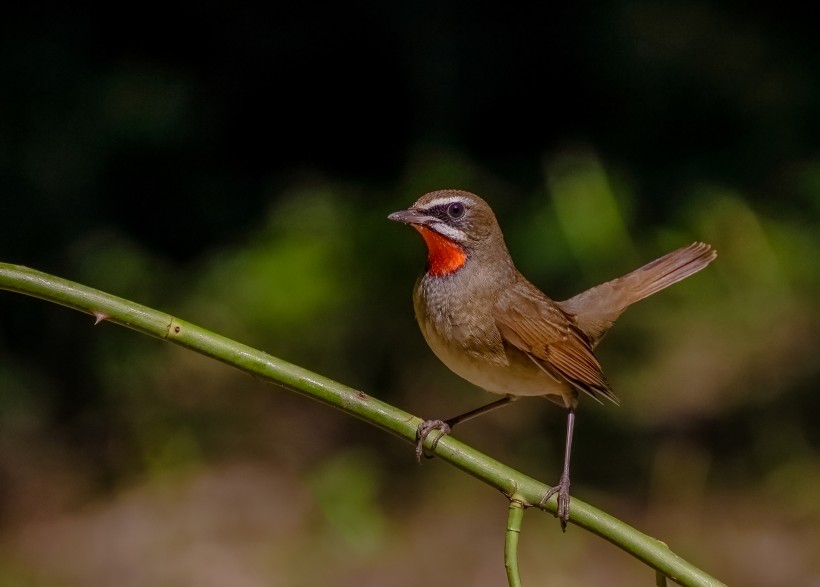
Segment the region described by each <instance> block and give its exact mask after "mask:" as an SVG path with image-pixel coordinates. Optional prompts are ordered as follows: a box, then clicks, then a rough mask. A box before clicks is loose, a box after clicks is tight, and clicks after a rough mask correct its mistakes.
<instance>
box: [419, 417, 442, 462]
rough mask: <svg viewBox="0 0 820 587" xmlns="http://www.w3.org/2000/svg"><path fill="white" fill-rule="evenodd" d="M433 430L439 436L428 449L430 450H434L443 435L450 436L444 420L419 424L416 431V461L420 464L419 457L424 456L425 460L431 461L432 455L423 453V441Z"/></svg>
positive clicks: (426, 421)
mask: <svg viewBox="0 0 820 587" xmlns="http://www.w3.org/2000/svg"><path fill="white" fill-rule="evenodd" d="M433 430H438V431H439V434H438V436H436V438H435V439H434V440H433V444H432V446H431V447H430V449H431V450H436V445H437V444H438V441H439V440H441V437H442V436H444V435H445V434H450V425H449V424H448V423H447V422H445V421H444V420H425V421H424V422H422V423H421V424H419V427H418V430H416V440H417V441H418V442H417V443H416V460H417V461H418V462H419V463H421V456H422V455H424V457H425V458H428V459H432V458H433V455H432V454H427V453H425V452H424V441H425V440H427V437H428V436H429V435H430V433H431V432H432V431H433Z"/></svg>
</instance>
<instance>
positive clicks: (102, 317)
mask: <svg viewBox="0 0 820 587" xmlns="http://www.w3.org/2000/svg"><path fill="white" fill-rule="evenodd" d="M94 317H95V318H96V320H94V326H96V325H97V324H99V323H100V322H102V321H103V320H108V319H109V318H110V317H111V316H109V315H108V314H106V313H105V312H98V311H95V312H94Z"/></svg>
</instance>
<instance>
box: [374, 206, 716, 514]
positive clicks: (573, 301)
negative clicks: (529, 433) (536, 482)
mask: <svg viewBox="0 0 820 587" xmlns="http://www.w3.org/2000/svg"><path fill="white" fill-rule="evenodd" d="M388 218H389V219H390V220H396V221H398V222H403V223H404V224H409V225H410V226H412V227H413V228H415V229H416V230H417V231H418V232H419V233H421V236H422V237H423V238H424V240H425V242H426V243H427V249H428V256H427V267H426V270H425V272H424V275H422V276H421V278H419V280H418V282H417V283H416V288H415V292H414V295H413V305H414V308H415V312H416V320H418V323H419V326H420V327H421V332H422V334H423V335H424V338H425V340H426V341H427V344H428V345H430V348H431V349H432V350H433V352H434V353H435V354H436V356H437V357H438V358H439V359H440V360H441V361H442V362H443V363H444V364H445V365H447V367H449V368H450V369H451V370H452V371H454V372H455V373H456V374H458V375H460V376H461V377H463V378H464V379H466V380H467V381H469V382H471V383H473V384H475V385H477V386H479V387H482V388H484V389H486V390H487V391H490V392H492V393H498V394H502V395H503V396H504V397H503V398H502V399H499V400H497V401H495V402H492V403H491V404H489V405H486V406H483V407H480V408H477V409H475V410H472V411H470V412H467V413H466V414H462V415H460V416H456V417H455V418H450V419H449V420H427V421H425V422H423V423H422V424H421V425H420V426H419V429H418V445H417V447H416V455H417V457H419V458H420V456H421V454H422V450H423V449H422V445H423V443H424V440H425V438H426V437H427V436H428V435H429V434H430V432H432V431H433V430H439V431H440V433H439V436H441V435H443V434H447V433H449V432H450V429H451V428H452V427H453V426H455V425H456V424H458V423H459V422H463V421H465V420H468V419H470V418H474V417H476V416H479V415H481V414H485V413H487V412H489V411H490V410H493V409H495V408H498V407H501V406H504V405H507V404H509V403H511V402H513V401H515V400H516V399H518V398H519V397H520V396H541V397H546V398H547V399H549V400H552V401H553V402H555V403H557V404H559V405H562V406H564V407H565V408H566V409H567V410H568V416H567V436H566V448H565V452H564V469H563V472H562V474H561V478H560V480H559V482H558V485H556V486H555V487H553V488H551V489H550V490H549V491H548V492H547V493H546V494H545V495H544V497H543V499H542V500H541V507H542V508H543V507H544V504H545V503H546V502H547V500H548V499H549V498H550V497H552V496H553V495H554V494H557V495H558V498H557V499H558V508H557V516H558V518H559V519H560V520H561V527H562V528H564V529H566V524H567V521H568V520H569V501H570V497H569V487H570V479H569V463H570V452H571V449H572V431H573V426H574V423H575V409H576V407H577V406H578V398H579V396H580V395H581V393H585V394H587V395H589V396H590V397H592V398H593V399H595V400H597V401H599V402H600V401H601V400H603V399H607V400H610V401H612V402H614V403H616V404H617V403H618V399H617V398H616V397H615V395H614V394H613V393H612V389H611V388H610V386H609V384H608V383H607V381H606V379H604V375H603V373H602V372H601V365H600V364H599V363H598V359H596V358H595V355H594V354H593V353H592V350H593V348H595V345H597V344H598V342H600V340H601V338H602V337H603V336H604V334H605V333H606V331H607V330H609V328H610V327H611V326H612V323H613V322H614V321H615V319H616V318H617V317H618V316H620V315H621V313H622V312H623V311H624V310H625V309H626V308H627V307H628V306H630V305H631V304H633V303H635V302H637V301H638V300H640V299H643V298H645V297H647V296H649V295H651V294H653V293H655V292H658V291H660V290H662V289H664V288H665V287H668V286H670V285H672V284H673V283H676V282H678V281H680V280H681V279H684V278H686V277H689V276H690V275H692V274H693V273H696V272H698V271H700V270H701V269H703V268H704V267H706V266H707V265H708V264H709V263H710V262H712V260H713V259H714V258H715V257H716V255H717V253H716V252H715V251H714V250H713V249H712V247H710V246H709V245H707V244H704V243H693V244H691V245H689V246H688V247H683V248H681V249H678V250H676V251H672V252H671V253H669V254H667V255H664V256H663V257H661V258H659V259H657V260H655V261H652V262H651V263H649V264H647V265H644V266H643V267H641V268H640V269H637V270H635V271H633V272H632V273H629V274H627V275H624V276H623V277H619V278H617V279H613V280H612V281H608V282H606V283H604V284H601V285H598V286H596V287H593V288H592V289H588V290H587V291H585V292H582V293H580V294H578V295H576V296H575V297H572V298H570V299H568V300H565V301H563V302H555V301H553V300H552V299H550V298H548V297H547V296H546V295H544V294H543V293H542V292H541V291H540V290H539V289H538V288H537V287H535V286H534V285H532V284H531V283H530V282H529V281H527V280H526V279H525V278H524V276H523V275H521V273H519V272H518V270H517V269H516V268H515V265H514V264H513V261H512V259H511V258H510V253H509V252H508V251H507V246H506V244H505V243H504V235H503V234H502V233H501V228H500V227H499V226H498V221H497V220H496V218H495V215H494V214H493V211H492V210H491V209H490V206H489V205H488V204H487V202H485V201H484V200H482V199H481V198H479V197H478V196H476V195H475V194H471V193H470V192H465V191H461V190H441V191H436V192H431V193H429V194H425V195H423V196H422V197H421V198H419V199H418V201H416V203H415V204H413V206H412V207H411V208H408V209H407V210H402V211H400V212H394V213H393V214H391V215H390V216H388ZM436 440H438V438H437V439H436ZM434 446H435V445H434Z"/></svg>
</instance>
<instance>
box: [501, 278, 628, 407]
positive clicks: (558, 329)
mask: <svg viewBox="0 0 820 587" xmlns="http://www.w3.org/2000/svg"><path fill="white" fill-rule="evenodd" d="M494 317H495V322H496V326H497V327H498V330H499V331H500V332H501V336H502V338H503V339H504V341H505V342H507V343H508V344H510V345H512V346H514V347H515V348H517V349H519V350H520V351H523V352H524V353H526V354H527V355H528V356H529V357H530V359H532V360H533V362H535V364H537V365H538V366H539V367H540V368H541V369H543V370H544V371H546V372H547V373H548V374H549V375H551V376H552V377H553V378H555V379H558V380H561V381H566V382H567V383H569V384H570V385H571V386H572V387H573V388H575V389H577V390H578V391H582V392H584V393H586V394H588V395H590V396H592V397H593V398H595V399H596V400H598V401H601V399H602V398H606V399H608V400H610V401H612V402H615V403H618V399H617V398H616V397H615V395H614V394H613V393H612V389H611V388H610V387H609V384H608V383H607V382H606V379H604V375H603V373H602V372H601V365H600V363H598V359H596V358H595V355H594V354H592V345H591V344H590V341H589V339H588V338H587V336H586V335H585V334H584V333H583V332H582V331H581V330H580V329H579V328H578V326H577V325H576V324H575V322H574V320H573V319H572V317H571V316H570V315H569V314H567V313H565V312H564V311H563V310H562V309H561V308H560V307H559V306H558V305H557V304H556V303H555V302H553V301H552V300H551V299H549V298H548V297H547V296H545V295H544V294H543V293H541V291H540V290H538V289H537V288H536V287H535V286H533V285H532V284H530V283H529V282H527V281H521V282H518V283H517V284H516V285H515V286H514V287H511V288H509V289H507V290H506V291H505V292H504V293H503V294H501V297H500V298H499V299H498V301H497V302H496V305H495V308H494Z"/></svg>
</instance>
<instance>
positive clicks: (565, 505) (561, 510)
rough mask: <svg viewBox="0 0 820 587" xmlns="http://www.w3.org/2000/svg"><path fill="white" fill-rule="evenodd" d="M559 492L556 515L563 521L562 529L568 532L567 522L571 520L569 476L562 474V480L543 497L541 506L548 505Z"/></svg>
mask: <svg viewBox="0 0 820 587" xmlns="http://www.w3.org/2000/svg"><path fill="white" fill-rule="evenodd" d="M556 493H557V494H558V508H557V509H556V510H555V517H556V518H558V519H559V520H560V521H561V530H563V531H564V532H566V530H567V522H569V476H568V475H561V480H560V481H559V482H558V485H556V486H555V487H552V488H551V489H550V490H549V491H547V492H546V493H545V494H544V497H542V498H541V503H540V504H539V507H540V508H541V509H542V510H543V509H545V506H546V505H547V501H549V498H551V497H552V496H553V495H555V494H556Z"/></svg>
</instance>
